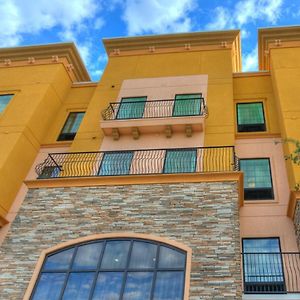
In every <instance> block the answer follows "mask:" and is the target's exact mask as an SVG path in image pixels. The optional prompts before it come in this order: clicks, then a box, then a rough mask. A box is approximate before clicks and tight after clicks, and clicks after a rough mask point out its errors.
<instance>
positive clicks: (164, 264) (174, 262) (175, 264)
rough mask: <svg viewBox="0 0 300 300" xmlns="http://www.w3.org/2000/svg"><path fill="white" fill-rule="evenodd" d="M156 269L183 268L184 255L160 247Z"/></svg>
mask: <svg viewBox="0 0 300 300" xmlns="http://www.w3.org/2000/svg"><path fill="white" fill-rule="evenodd" d="M158 267H159V268H184V267H185V254H183V253H181V252H179V251H176V250H174V249H171V248H168V247H164V246H160V249H159V262H158Z"/></svg>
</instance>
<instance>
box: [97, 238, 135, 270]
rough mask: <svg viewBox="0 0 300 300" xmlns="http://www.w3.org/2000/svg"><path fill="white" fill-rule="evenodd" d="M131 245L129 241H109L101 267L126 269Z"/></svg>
mask: <svg viewBox="0 0 300 300" xmlns="http://www.w3.org/2000/svg"><path fill="white" fill-rule="evenodd" d="M129 246H130V242H129V241H110V242H107V243H106V247H105V251H104V256H103V259H102V263H101V269H111V270H115V269H124V268H125V267H126V264H127V258H128V251H129Z"/></svg>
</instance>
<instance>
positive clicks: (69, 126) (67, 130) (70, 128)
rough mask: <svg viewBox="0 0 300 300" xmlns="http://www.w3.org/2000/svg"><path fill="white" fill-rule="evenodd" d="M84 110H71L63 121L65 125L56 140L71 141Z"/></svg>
mask: <svg viewBox="0 0 300 300" xmlns="http://www.w3.org/2000/svg"><path fill="white" fill-rule="evenodd" d="M83 116H84V112H71V113H69V115H68V118H67V120H66V122H65V125H64V127H63V129H62V131H61V133H60V135H59V136H58V138H57V140H58V141H72V140H74V137H75V135H76V133H77V131H78V128H79V126H80V124H81V121H82V119H83Z"/></svg>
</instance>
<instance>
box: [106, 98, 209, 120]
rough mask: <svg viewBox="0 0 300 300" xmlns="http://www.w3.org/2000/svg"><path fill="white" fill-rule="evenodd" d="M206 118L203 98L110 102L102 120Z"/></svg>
mask: <svg viewBox="0 0 300 300" xmlns="http://www.w3.org/2000/svg"><path fill="white" fill-rule="evenodd" d="M201 115H203V116H206V115H207V107H206V104H205V101H204V98H200V97H198V98H190V99H167V100H147V101H146V100H145V101H126V102H111V103H110V104H109V106H108V107H107V108H106V109H105V110H104V111H103V112H102V118H103V120H124V119H143V118H166V117H185V116H201Z"/></svg>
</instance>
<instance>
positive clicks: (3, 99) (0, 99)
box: [0, 94, 14, 113]
mask: <svg viewBox="0 0 300 300" xmlns="http://www.w3.org/2000/svg"><path fill="white" fill-rule="evenodd" d="M13 96H14V95H13V94H7V95H0V113H2V112H3V111H4V109H5V108H6V106H7V105H8V103H9V101H10V99H11V98H12V97H13Z"/></svg>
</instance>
